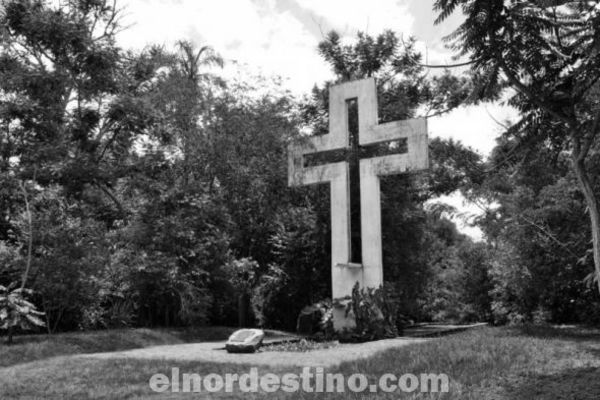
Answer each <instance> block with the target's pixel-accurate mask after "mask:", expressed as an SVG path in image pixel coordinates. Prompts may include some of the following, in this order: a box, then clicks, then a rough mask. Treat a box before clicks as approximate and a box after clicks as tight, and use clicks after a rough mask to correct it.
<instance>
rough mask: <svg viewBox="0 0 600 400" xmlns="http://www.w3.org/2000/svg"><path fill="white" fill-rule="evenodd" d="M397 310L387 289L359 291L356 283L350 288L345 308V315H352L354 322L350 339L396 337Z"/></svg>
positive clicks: (381, 287)
mask: <svg viewBox="0 0 600 400" xmlns="http://www.w3.org/2000/svg"><path fill="white" fill-rule="evenodd" d="M397 310H398V304H397V302H395V301H394V296H393V293H391V291H390V290H389V289H387V288H385V287H384V286H380V287H379V288H377V289H373V288H366V289H365V288H362V289H361V288H360V285H359V284H358V282H357V283H356V284H355V285H354V287H353V288H352V297H351V299H350V303H348V305H347V308H346V315H351V314H352V315H353V316H354V318H355V321H356V328H355V329H354V331H353V332H351V334H350V336H351V338H353V339H355V340H357V341H369V340H379V339H389V338H394V337H397V336H398V333H399V332H398V326H397V324H396V316H397Z"/></svg>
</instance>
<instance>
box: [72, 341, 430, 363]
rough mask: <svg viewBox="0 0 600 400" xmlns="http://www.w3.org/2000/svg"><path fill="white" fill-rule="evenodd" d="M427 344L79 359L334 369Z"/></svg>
mask: <svg viewBox="0 0 600 400" xmlns="http://www.w3.org/2000/svg"><path fill="white" fill-rule="evenodd" d="M425 341H426V339H408V338H397V339H387V340H379V341H376V342H369V343H360V344H340V345H339V346H336V347H332V348H328V349H319V350H313V351H307V352H304V353H300V352H275V351H268V352H262V353H254V354H229V353H227V352H226V351H225V350H224V347H225V342H204V343H193V344H178V345H170V346H155V347H147V348H144V349H135V350H128V351H118V352H111V353H93V354H85V355H81V356H78V357H84V358H96V359H123V358H132V359H164V360H176V361H206V362H216V363H232V364H251V365H269V366H300V367H317V366H319V367H332V366H335V365H338V364H340V363H342V362H346V361H355V360H359V359H364V358H367V357H371V356H373V355H375V354H377V353H379V352H383V351H386V350H389V349H391V348H396V347H402V346H408V345H410V344H417V343H423V342H425Z"/></svg>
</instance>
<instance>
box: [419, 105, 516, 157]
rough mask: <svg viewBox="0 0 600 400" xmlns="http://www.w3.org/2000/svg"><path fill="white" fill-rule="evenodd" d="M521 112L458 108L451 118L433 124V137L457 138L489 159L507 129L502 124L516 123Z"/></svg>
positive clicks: (488, 107) (496, 107)
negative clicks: (497, 140) (498, 139)
mask: <svg viewBox="0 0 600 400" xmlns="http://www.w3.org/2000/svg"><path fill="white" fill-rule="evenodd" d="M517 117H518V113H517V111H516V110H515V109H514V108H512V107H506V106H501V105H498V104H487V105H480V106H469V107H461V108H458V109H456V110H454V111H452V112H451V113H449V114H447V115H443V116H441V117H435V118H431V119H430V120H429V124H428V126H429V135H430V136H431V137H441V138H453V139H455V140H460V141H461V142H462V143H463V144H465V145H467V146H469V147H472V148H473V149H475V150H477V151H478V152H479V153H481V154H483V155H486V156H487V155H489V154H490V152H491V151H492V149H493V148H494V146H495V145H496V138H497V137H498V135H499V134H500V133H502V131H503V130H504V128H503V127H502V126H501V125H499V123H505V122H506V121H507V120H509V121H512V122H516V120H517Z"/></svg>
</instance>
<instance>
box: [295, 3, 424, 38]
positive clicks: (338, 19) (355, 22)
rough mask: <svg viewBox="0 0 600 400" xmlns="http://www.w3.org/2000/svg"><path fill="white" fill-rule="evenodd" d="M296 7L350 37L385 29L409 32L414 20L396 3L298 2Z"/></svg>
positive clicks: (406, 10)
mask: <svg viewBox="0 0 600 400" xmlns="http://www.w3.org/2000/svg"><path fill="white" fill-rule="evenodd" d="M298 4H299V5H300V6H301V7H304V8H305V9H306V10H308V11H310V12H312V13H314V14H315V17H316V19H317V20H321V19H322V20H323V22H325V23H326V24H328V25H331V26H324V28H325V29H327V30H329V29H336V30H339V31H341V32H342V33H344V34H346V35H349V36H353V35H354V34H355V33H356V31H362V32H367V33H371V34H378V33H381V32H382V31H383V30H385V29H392V30H394V31H396V32H402V33H410V32H411V31H412V27H413V23H414V18H413V16H412V15H411V14H410V13H409V11H408V7H407V6H406V4H405V2H404V1H397V0H377V1H365V0H298Z"/></svg>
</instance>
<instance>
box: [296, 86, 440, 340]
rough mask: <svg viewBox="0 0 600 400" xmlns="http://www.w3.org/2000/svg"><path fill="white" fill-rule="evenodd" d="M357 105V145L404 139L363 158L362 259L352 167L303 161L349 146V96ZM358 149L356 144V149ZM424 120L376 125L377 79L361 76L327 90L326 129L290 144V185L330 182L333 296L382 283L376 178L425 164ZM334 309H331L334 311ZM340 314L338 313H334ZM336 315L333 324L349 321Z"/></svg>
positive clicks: (414, 168)
mask: <svg viewBox="0 0 600 400" xmlns="http://www.w3.org/2000/svg"><path fill="white" fill-rule="evenodd" d="M354 99H355V100H356V102H357V104H358V145H359V146H360V147H366V146H370V145H376V144H381V143H386V142H395V141H398V140H401V139H406V144H407V147H408V152H407V153H403V154H391V155H384V156H379V157H373V158H365V159H361V160H360V162H359V173H360V226H361V230H360V236H361V250H362V257H361V263H360V264H358V263H353V262H352V260H351V254H352V250H351V226H350V221H351V219H350V169H349V163H348V161H345V160H344V161H339V162H334V163H329V164H324V165H314V166H311V165H307V164H308V163H307V162H306V161H307V158H308V156H310V155H314V154H316V153H321V152H328V151H332V150H339V149H351V147H350V135H349V129H348V128H349V126H348V125H349V122H348V121H349V118H348V101H350V100H354ZM355 151H356V149H355ZM428 164H429V160H428V140H427V121H426V120H425V119H412V120H405V121H395V122H389V123H385V124H379V118H378V111H377V89H376V85H375V79H373V78H369V79H363V80H359V81H353V82H347V83H343V84H340V85H335V86H332V87H331V88H330V90H329V134H327V135H321V136H314V137H310V138H309V139H308V140H306V141H305V142H302V143H293V144H291V145H290V148H289V170H288V173H289V177H288V178H289V179H288V180H289V185H290V186H302V185H312V184H318V183H330V185H331V263H332V269H331V282H332V298H333V299H341V298H344V297H346V296H349V295H350V294H351V293H352V287H353V286H354V284H355V283H356V282H358V283H359V284H360V286H361V287H379V286H380V285H381V284H383V259H382V258H383V256H382V243H381V201H380V189H379V177H380V176H383V175H391V174H399V173H403V172H407V171H416V170H421V169H426V168H428ZM334 314H335V313H334ZM338 314H339V313H338ZM342 319H343V318H341V317H339V315H338V316H337V317H335V318H334V325H335V327H336V329H340V328H342V327H344V326H346V325H347V323H346V322H347V321H346V322H344V321H343V320H342Z"/></svg>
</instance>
